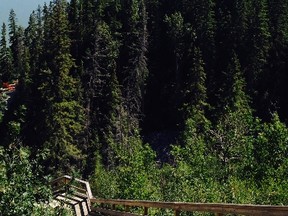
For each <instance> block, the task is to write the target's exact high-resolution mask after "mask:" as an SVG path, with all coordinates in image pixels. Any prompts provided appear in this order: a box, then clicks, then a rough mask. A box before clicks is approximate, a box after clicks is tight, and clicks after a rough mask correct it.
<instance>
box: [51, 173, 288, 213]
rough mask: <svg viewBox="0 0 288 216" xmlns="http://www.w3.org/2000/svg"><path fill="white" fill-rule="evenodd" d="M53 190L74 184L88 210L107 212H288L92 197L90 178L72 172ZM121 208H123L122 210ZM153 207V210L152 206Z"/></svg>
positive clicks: (284, 208)
mask: <svg viewBox="0 0 288 216" xmlns="http://www.w3.org/2000/svg"><path fill="white" fill-rule="evenodd" d="M51 186H52V190H53V192H54V193H57V192H59V193H61V192H63V190H67V188H70V189H71V188H72V190H74V191H76V193H80V194H82V195H85V196H86V197H87V203H88V207H89V212H90V213H91V212H94V213H96V212H99V213H103V214H105V215H112V216H113V215H115V216H139V215H149V209H152V208H154V209H166V210H172V211H173V212H174V215H175V216H178V215H180V212H206V213H214V214H215V215H217V216H222V215H226V214H233V215H251V216H260V215H261V216H266V215H269V216H288V206H271V205H243V204H219V203H187V202H156V201H137V200H115V199H98V198H97V199H96V198H94V197H93V195H92V192H91V189H90V185H89V182H87V181H83V180H80V179H76V178H72V177H70V176H67V175H65V176H62V177H60V178H57V179H55V180H53V181H52V182H51ZM135 208H137V209H138V212H139V209H140V211H141V212H142V214H139V213H135V211H134V213H133V211H131V210H135ZM119 209H122V210H121V211H120V210H119ZM150 211H151V210H150Z"/></svg>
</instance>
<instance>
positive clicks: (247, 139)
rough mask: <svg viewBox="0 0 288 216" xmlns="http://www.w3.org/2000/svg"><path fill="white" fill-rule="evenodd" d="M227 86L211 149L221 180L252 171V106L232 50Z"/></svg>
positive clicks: (237, 60)
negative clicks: (217, 164)
mask: <svg viewBox="0 0 288 216" xmlns="http://www.w3.org/2000/svg"><path fill="white" fill-rule="evenodd" d="M225 76H226V82H225V83H226V86H225V87H224V89H223V93H222V95H221V98H223V101H222V105H223V106H222V111H221V112H220V113H221V115H219V119H218V121H217V123H216V125H215V128H214V129H213V130H210V133H211V135H212V139H213V140H212V149H213V150H214V151H215V154H216V156H217V158H218V161H219V166H220V167H219V169H221V170H222V171H223V172H221V173H218V174H219V176H218V177H219V178H220V179H221V180H224V181H226V180H227V179H228V178H229V177H230V176H238V177H241V178H242V177H243V176H245V175H246V174H247V175H249V174H251V173H250V171H251V164H252V163H251V162H252V150H253V145H252V143H251V128H252V127H253V116H252V110H251V108H250V105H249V97H248V96H247V95H246V93H245V80H244V75H243V72H242V71H241V68H240V63H239V59H238V57H237V55H236V54H235V52H232V55H231V61H230V63H229V64H228V66H227V69H226V71H225Z"/></svg>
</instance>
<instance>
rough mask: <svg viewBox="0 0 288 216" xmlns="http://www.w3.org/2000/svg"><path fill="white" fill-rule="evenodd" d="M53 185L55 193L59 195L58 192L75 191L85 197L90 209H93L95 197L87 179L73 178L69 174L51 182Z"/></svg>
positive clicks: (77, 194)
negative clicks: (92, 202) (92, 203)
mask: <svg viewBox="0 0 288 216" xmlns="http://www.w3.org/2000/svg"><path fill="white" fill-rule="evenodd" d="M50 185H51V187H52V191H53V194H55V195H57V193H63V192H64V193H68V192H69V191H71V193H73V192H72V191H74V193H76V194H74V195H75V196H81V197H85V198H86V200H87V204H88V210H89V211H91V209H90V207H91V201H90V200H91V199H92V198H93V195H92V192H91V188H90V184H89V182H87V181H83V180H81V179H77V178H73V177H71V176H68V175H64V176H61V177H59V178H57V179H55V180H53V181H51V182H50Z"/></svg>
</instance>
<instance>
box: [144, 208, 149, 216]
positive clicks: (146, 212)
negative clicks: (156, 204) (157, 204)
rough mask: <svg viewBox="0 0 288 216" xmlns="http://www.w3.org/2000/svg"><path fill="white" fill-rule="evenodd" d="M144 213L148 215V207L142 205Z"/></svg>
mask: <svg viewBox="0 0 288 216" xmlns="http://www.w3.org/2000/svg"><path fill="white" fill-rule="evenodd" d="M144 215H148V207H144Z"/></svg>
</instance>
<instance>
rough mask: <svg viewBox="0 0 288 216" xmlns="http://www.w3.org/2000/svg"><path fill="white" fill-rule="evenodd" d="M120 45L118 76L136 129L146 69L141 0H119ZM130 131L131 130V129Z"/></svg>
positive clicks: (144, 27)
mask: <svg viewBox="0 0 288 216" xmlns="http://www.w3.org/2000/svg"><path fill="white" fill-rule="evenodd" d="M120 21H121V23H122V28H121V30H120V33H121V36H122V40H121V42H122V44H121V47H120V54H119V61H118V65H119V66H118V70H117V77H118V78H119V82H120V85H122V86H123V88H122V92H123V96H124V98H125V103H126V107H127V109H128V112H129V116H130V117H131V129H132V128H138V120H139V119H140V115H141V114H142V112H143V107H142V103H143V99H144V97H143V96H144V92H145V83H146V78H147V75H148V69H147V60H146V52H147V14H146V5H145V1H143V0H129V1H124V0H123V1H121V14H120ZM132 130H133V129H132Z"/></svg>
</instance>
